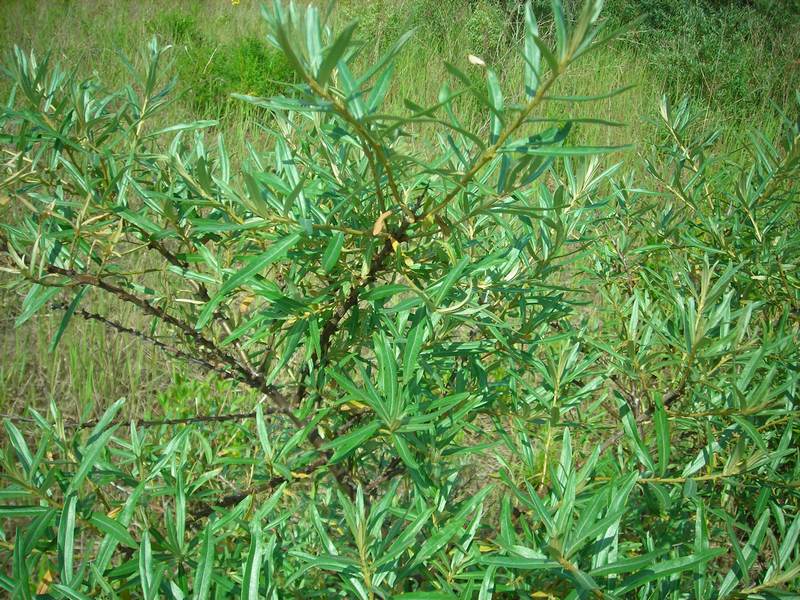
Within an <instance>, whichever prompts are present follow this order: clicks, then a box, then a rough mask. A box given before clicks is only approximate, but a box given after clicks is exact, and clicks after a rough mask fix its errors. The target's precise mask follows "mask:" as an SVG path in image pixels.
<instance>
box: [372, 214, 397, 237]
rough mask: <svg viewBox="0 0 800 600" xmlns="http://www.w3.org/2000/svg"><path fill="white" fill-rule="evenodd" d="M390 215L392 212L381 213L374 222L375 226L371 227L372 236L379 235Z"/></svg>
mask: <svg viewBox="0 0 800 600" xmlns="http://www.w3.org/2000/svg"><path fill="white" fill-rule="evenodd" d="M391 214H392V211H390V210H387V211H384V212H382V213H381V216H380V217H378V219H377V220H376V221H375V224H374V225H373V226H372V235H380V234H381V231H383V226H384V224H385V223H386V219H387V218H388V217H389V215H391Z"/></svg>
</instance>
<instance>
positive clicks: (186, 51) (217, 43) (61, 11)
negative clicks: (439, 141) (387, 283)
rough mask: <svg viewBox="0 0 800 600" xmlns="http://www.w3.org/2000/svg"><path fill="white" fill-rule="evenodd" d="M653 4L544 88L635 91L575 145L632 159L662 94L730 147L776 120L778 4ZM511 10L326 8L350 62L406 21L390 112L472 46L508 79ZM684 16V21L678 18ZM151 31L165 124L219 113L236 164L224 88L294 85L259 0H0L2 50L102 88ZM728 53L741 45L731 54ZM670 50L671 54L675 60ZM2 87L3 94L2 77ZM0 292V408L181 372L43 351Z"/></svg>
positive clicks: (54, 323)
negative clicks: (169, 94) (161, 47)
mask: <svg viewBox="0 0 800 600" xmlns="http://www.w3.org/2000/svg"><path fill="white" fill-rule="evenodd" d="M681 2H682V0H681V1H677V0H676V2H675V3H674V5H675V6H676V7H678V8H680V6H679V5H681ZM608 4H609V12H610V14H611V19H612V20H613V21H616V22H622V21H625V20H630V19H632V18H634V17H636V16H637V13H639V12H640V11H641V10H640V9H641V7H637V5H636V4H637V3H630V2H625V1H623V0H615V1H611V2H609V3H608ZM646 4H647V3H644V5H646ZM655 4H656V5H658V6H656V12H655V14H652V15H651V18H650V20H645V21H644V22H643V23H640V24H639V25H637V27H636V28H635V29H634V30H633V31H632V32H629V33H627V34H626V35H625V37H624V38H623V39H621V40H619V41H617V42H615V43H612V44H610V45H608V46H607V47H605V48H604V49H603V50H602V51H600V52H595V53H593V54H591V55H590V56H589V57H587V58H586V59H584V60H582V61H581V62H579V63H578V64H577V65H576V66H575V67H574V69H573V71H572V76H571V77H570V78H568V80H567V82H565V84H564V85H562V86H561V87H559V88H558V89H556V90H555V93H556V94H558V95H562V96H570V95H576V94H581V95H587V96H591V95H594V94H599V93H602V92H604V91H606V90H608V89H612V88H621V87H623V86H626V85H628V84H630V83H631V82H633V83H635V87H634V88H633V89H631V90H629V91H627V92H625V93H623V94H621V95H618V96H613V97H610V98H607V99H604V100H602V101H600V102H599V103H594V104H593V105H592V111H593V112H594V114H602V115H603V117H604V118H605V119H608V120H611V121H619V122H622V123H625V125H624V126H621V127H617V128H608V127H592V126H588V125H587V126H584V127H583V128H582V129H581V130H580V131H579V132H578V133H577V137H576V142H579V143H590V144H601V145H621V144H634V145H633V147H632V148H631V149H630V150H629V151H628V152H629V153H631V154H638V153H642V152H645V150H646V149H647V147H648V146H649V145H650V144H651V143H652V142H653V141H654V133H653V132H654V127H653V126H652V125H651V120H652V117H653V115H654V114H655V110H656V106H657V103H658V99H659V98H660V96H661V95H662V94H664V93H670V94H672V95H681V94H684V93H691V94H692V95H694V96H696V97H697V100H696V102H697V103H699V105H700V106H701V107H702V108H701V110H702V111H703V113H704V121H705V123H704V125H705V126H709V125H713V126H716V127H719V128H721V129H723V131H724V133H725V134H724V135H723V136H722V138H721V140H722V141H721V142H720V143H721V144H722V145H723V146H724V147H726V148H728V149H729V150H730V151H731V152H735V150H736V148H737V140H738V139H741V138H740V136H742V135H745V134H746V127H745V126H747V127H751V126H758V127H762V128H765V129H767V130H769V129H770V128H772V127H774V126H775V123H777V121H776V120H775V119H774V110H772V106H771V105H772V104H776V103H777V104H778V105H779V106H780V105H781V99H785V98H787V97H788V96H789V93H790V90H792V86H795V87H796V83H797V81H798V74H797V71H798V64H797V61H796V60H795V61H792V60H790V57H791V56H792V55H791V51H790V50H789V49H790V48H791V47H797V46H798V45H800V27H798V28H796V29H795V30H792V29H791V28H790V27H788V25H787V26H786V28H785V29H783V30H782V31H781V32H779V33H776V32H775V31H774V30H770V29H769V28H770V27H773V28H774V27H775V23H776V19H777V18H778V17H776V16H775V14H774V13H775V10H777V9H771V11H763V10H762V11H761V12H759V10H758V9H747V8H744V7H737V8H736V9H735V10H732V11H731V14H730V15H729V16H728V18H727V19H725V18H723V16H721V14H722V13H721V12H712V13H709V14H705V13H702V12H701V11H700V9H699V8H698V6H699V5H698V4H697V3H692V2H683V5H685V6H684V8H686V10H687V11H688V13H687V15H686V16H681V15H683V13H681V12H680V10H678V9H677V8H676V9H674V10H672V9H670V10H669V11H668V12H667V13H664V14H661V13H659V12H658V10H662V9H661V8H659V7H660V6H661V4H659V3H655ZM662 4H669V3H662ZM644 5H643V6H644ZM567 6H568V7H569V3H567ZM645 7H646V6H645ZM673 8H674V7H673ZM516 10H517V8H516V6H515V5H514V3H510V2H508V3H503V2H490V1H489V0H478V1H477V2H463V1H460V0H440V1H433V0H400V1H397V2H394V1H393V2H390V1H388V0H379V1H376V2H366V1H364V0H342V1H341V2H339V4H338V7H337V12H336V13H335V18H336V19H337V20H338V21H339V22H343V21H348V20H350V19H353V18H358V19H359V20H360V21H361V23H362V26H361V28H360V29H359V31H360V34H359V35H360V36H361V40H362V42H363V50H362V57H361V60H363V61H366V62H371V61H374V60H375V59H376V58H377V57H378V56H379V55H380V53H381V52H382V51H384V50H385V49H386V48H388V47H389V46H390V44H391V43H392V41H393V40H394V39H396V38H397V36H399V35H400V34H401V33H402V32H403V31H405V30H407V29H409V28H415V27H416V29H417V32H416V36H417V39H416V42H415V43H413V44H411V45H410V46H409V47H408V48H407V50H406V51H405V52H404V54H403V55H402V56H401V57H400V59H399V61H398V64H397V68H396V76H395V85H394V87H393V88H392V90H391V92H390V94H389V97H388V106H389V107H390V108H391V109H392V110H397V111H401V110H403V102H404V100H405V99H406V98H411V99H414V100H415V101H417V102H419V103H421V104H426V103H431V102H433V101H435V99H436V97H437V94H438V92H439V88H440V86H441V84H442V83H443V82H451V83H452V82H453V78H452V76H451V75H450V74H449V73H448V72H447V70H446V68H445V67H444V63H445V62H450V63H452V64H454V65H457V66H458V67H459V68H461V69H464V70H465V71H466V72H467V73H468V74H469V75H470V76H471V77H473V78H474V79H475V80H476V81H477V82H479V85H480V82H481V81H482V80H483V76H484V74H483V72H482V69H481V68H479V67H475V66H472V65H470V64H469V63H468V62H467V54H475V55H478V56H481V57H482V58H483V59H484V60H485V61H486V62H487V64H488V65H489V66H490V67H491V68H493V69H495V70H496V71H497V73H498V75H499V77H500V79H501V80H502V81H504V82H508V83H514V82H516V81H519V80H520V78H521V76H522V66H523V65H522V60H521V58H520V56H519V54H518V52H517V51H516V48H517V43H518V40H517V39H516V37H517V33H516V29H517V28H518V27H517V21H518V19H519V17H518V14H517V13H516V12H515V11H516ZM542 13H543V14H546V13H545V11H542ZM659 15H660V16H659ZM709 15H710V16H709ZM664 18H669V19H672V21H671V22H670V23H671V24H666V25H665V24H664V21H663V19H664ZM681 19H682V20H681ZM788 21H789V22H791V18H790V19H788ZM681 23H684V24H685V23H690V24H693V25H692V28H687V27H682V26H681ZM540 25H541V29H542V30H543V31H544V32H546V33H547V32H548V31H549V29H550V27H551V24H550V23H549V22H548V21H547V20H543V21H542V23H541V24H540ZM151 36H156V37H158V38H159V39H160V40H162V41H164V42H166V43H170V44H172V45H173V49H172V51H171V57H172V60H173V62H174V65H173V70H174V73H175V74H176V75H177V77H178V80H179V86H180V89H181V90H182V94H181V97H180V100H179V101H178V102H176V103H175V104H174V105H173V106H172V107H171V109H170V110H169V112H168V113H167V114H166V115H165V117H164V118H165V119H166V120H169V121H170V122H180V121H188V120H192V119H195V118H217V119H219V121H220V125H219V131H220V132H221V133H222V134H223V135H224V136H225V139H226V145H227V147H228V149H229V151H230V153H231V156H232V159H233V160H236V159H237V157H239V156H242V155H243V154H244V152H245V147H246V144H250V143H252V144H254V145H256V146H258V145H259V144H262V143H264V141H263V140H264V136H263V135H262V134H261V133H260V131H259V129H258V122H259V120H261V119H263V118H265V115H264V114H262V113H260V112H258V111H256V110H254V109H252V108H250V107H248V106H245V105H244V104H242V103H240V102H237V101H234V100H232V99H231V98H230V97H229V95H230V93H232V92H243V93H248V94H253V95H270V94H273V93H279V92H281V91H282V90H284V86H283V84H282V83H280V82H281V81H286V80H291V72H290V69H289V67H288V65H287V64H286V62H285V59H283V58H282V57H280V55H279V54H278V53H276V52H275V51H274V50H272V49H271V48H270V47H268V46H267V45H266V44H264V43H263V42H262V41H261V40H262V36H263V28H262V25H261V22H260V16H259V4H258V3H257V2H249V1H242V2H241V3H238V4H235V5H234V4H232V3H228V2H206V3H196V2H190V1H188V0H178V1H177V2H172V3H167V4H165V3H153V2H133V1H128V0H97V2H71V1H66V0H58V1H54V2H37V1H35V0H6V1H5V2H3V3H2V6H0V47H2V48H3V49H4V50H5V51H6V52H8V51H9V50H10V48H11V47H12V46H13V45H14V44H16V45H18V46H20V47H21V48H23V49H35V50H36V51H37V53H38V54H39V55H43V54H44V53H46V52H48V51H49V52H51V55H52V60H56V61H59V62H61V63H63V64H64V65H66V66H68V67H69V68H75V69H77V71H78V73H79V74H80V75H81V76H83V77H90V76H92V75H95V74H96V75H97V76H99V77H100V78H101V79H102V80H103V81H104V82H105V83H106V85H107V86H108V87H109V88H113V87H120V86H121V85H123V84H124V83H125V82H126V81H127V77H128V73H127V71H126V69H125V67H124V65H123V62H122V61H121V60H120V59H119V56H118V54H119V53H122V54H124V55H126V56H129V57H131V59H132V61H133V63H134V64H135V65H136V66H139V65H140V64H141V60H142V50H143V45H144V44H143V41H144V40H147V39H148V38H150V37H151ZM735 47H744V50H741V51H738V52H734V51H733V50H734V49H735ZM687 48H688V49H689V50H690V51H689V52H688V53H687V52H686V49H687ZM709 52H712V54H711V55H710V56H709ZM677 56H680V57H682V58H681V60H682V61H683V62H675V60H674V58H675V57H677ZM671 57H672V58H671ZM787 57H789V58H787ZM0 86H3V87H0V89H2V91H3V92H8V89H7V84H6V82H5V81H3V83H2V84H0ZM506 87H507V88H513V89H521V86H519V85H509V86H506ZM509 100H511V101H513V100H515V99H514V98H511V99H509ZM574 109H575V107H574V106H570V105H569V103H560V102H550V103H548V104H546V105H545V107H544V111H545V112H544V114H543V115H541V116H542V117H547V118H554V119H557V118H559V116H561V115H563V114H565V112H566V111H567V110H571V111H572V113H573V114H574V112H575V111H574ZM460 110H461V111H462V116H464V117H465V120H466V121H467V122H470V123H473V124H476V125H483V126H484V127H488V121H487V119H486V116H485V114H484V112H483V111H481V109H480V107H479V105H478V103H477V102H475V101H472V100H470V99H467V100H466V101H465V102H463V103H462V104H461V105H460ZM418 133H419V137H418V143H428V141H427V139H426V138H425V132H424V131H421V132H418ZM608 160H613V161H616V160H622V161H623V163H624V166H623V168H628V165H629V164H636V165H640V163H641V161H627V158H626V154H624V153H623V154H619V155H615V156H612V157H610V158H609V159H608ZM636 168H640V167H639V166H637V167H636ZM0 301H1V302H2V307H3V314H4V315H6V316H5V317H4V319H3V320H2V322H0V351H2V353H3V355H4V356H6V357H11V358H10V360H4V361H3V363H2V365H0V411H2V412H8V413H12V412H16V411H20V410H22V408H23V407H25V406H29V405H36V404H41V403H42V401H47V400H48V399H50V398H55V399H57V400H58V401H59V403H61V405H62V406H64V407H68V408H65V412H69V413H71V414H73V415H75V416H78V415H88V414H95V413H96V412H97V411H98V410H100V409H101V408H102V407H103V405H104V404H106V403H107V402H108V399H109V398H112V399H113V398H117V397H122V396H126V397H128V399H129V403H128V409H129V410H133V411H143V412H145V413H146V412H148V410H150V409H151V408H152V407H151V404H152V397H153V394H154V393H156V392H158V391H163V390H165V389H170V386H171V385H173V383H174V382H175V381H177V380H179V379H180V377H181V376H182V375H181V373H184V372H186V367H185V365H183V364H181V363H170V362H169V361H165V357H164V356H162V355H160V354H159V353H158V352H157V351H153V350H151V349H150V348H147V347H144V346H143V345H142V344H141V343H140V342H139V341H138V340H136V339H131V338H127V337H126V336H122V335H119V334H114V333H109V332H108V331H107V330H106V329H105V328H104V327H103V326H102V325H100V324H97V323H90V322H81V323H80V324H78V323H74V324H73V325H72V326H71V327H70V329H69V330H68V331H67V333H66V337H65V339H64V340H63V342H62V344H61V345H60V349H59V351H58V352H57V353H54V354H53V353H48V352H46V351H44V349H45V348H47V347H48V346H49V341H50V339H51V336H52V334H53V332H54V331H55V330H56V328H57V327H58V324H59V321H60V316H59V315H58V314H54V315H52V316H48V315H44V316H38V317H36V318H35V319H34V320H32V321H31V322H29V323H27V324H26V325H25V326H23V327H22V328H20V329H14V327H13V314H14V307H15V306H17V305H18V302H19V298H17V297H16V294H15V292H14V291H13V290H6V291H3V292H2V295H0ZM56 312H57V311H56ZM41 357H46V358H44V359H42V358H41ZM131 407H134V408H131Z"/></svg>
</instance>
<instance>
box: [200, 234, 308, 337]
mask: <svg viewBox="0 0 800 600" xmlns="http://www.w3.org/2000/svg"><path fill="white" fill-rule="evenodd" d="M299 240H300V234H299V233H293V234H291V235H288V236H286V237H285V238H283V239H281V240H279V241H277V242H275V243H274V244H272V245H271V246H270V247H269V250H267V251H266V252H264V254H261V255H259V256H256V257H255V258H253V259H251V260H250V261H249V262H248V263H247V265H246V266H245V267H243V268H242V269H240V270H239V271H237V272H236V273H234V274H233V275H231V277H230V278H228V279H227V280H226V281H225V283H224V284H223V285H222V287H221V288H220V290H219V291H218V292H217V294H216V295H215V296H214V297H213V298H211V300H209V301H208V302H206V305H205V306H204V307H203V310H202V311H201V312H200V316H199V317H198V319H197V325H195V327H196V328H197V329H201V328H203V327H204V326H205V325H206V324H207V323H208V322H209V321H210V320H211V317H212V315H213V314H214V311H215V310H216V308H217V306H219V304H220V302H222V300H223V299H224V298H225V296H226V295H228V294H229V293H230V292H231V291H233V290H235V289H236V288H237V287H239V286H241V285H243V284H245V283H247V282H248V281H249V280H250V279H251V278H252V277H253V276H254V275H256V273H258V272H259V271H263V270H264V269H265V268H266V267H268V266H269V265H271V264H272V263H274V262H275V261H277V260H279V259H280V258H281V257H282V256H283V255H284V254H285V253H286V252H287V251H288V250H289V249H290V248H293V247H294V245H295V244H297V242H298V241H299Z"/></svg>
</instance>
